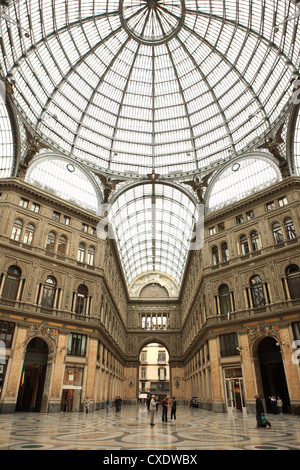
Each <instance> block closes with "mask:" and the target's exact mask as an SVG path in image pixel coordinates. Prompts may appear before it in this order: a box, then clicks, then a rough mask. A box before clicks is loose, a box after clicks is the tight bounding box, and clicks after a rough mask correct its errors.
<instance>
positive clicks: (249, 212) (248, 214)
mask: <svg viewBox="0 0 300 470" xmlns="http://www.w3.org/2000/svg"><path fill="white" fill-rule="evenodd" d="M246 217H247V220H251V219H253V218H254V212H253V211H248V212H246Z"/></svg>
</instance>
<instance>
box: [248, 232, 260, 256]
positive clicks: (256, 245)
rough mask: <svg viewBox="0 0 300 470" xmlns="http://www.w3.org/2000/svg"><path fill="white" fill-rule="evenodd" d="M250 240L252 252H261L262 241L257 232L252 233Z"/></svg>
mask: <svg viewBox="0 0 300 470" xmlns="http://www.w3.org/2000/svg"><path fill="white" fill-rule="evenodd" d="M250 240H251V248H252V251H259V250H260V241H259V236H258V233H257V231H256V230H254V231H253V232H251V234H250Z"/></svg>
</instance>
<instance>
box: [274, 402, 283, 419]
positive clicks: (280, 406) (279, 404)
mask: <svg viewBox="0 0 300 470" xmlns="http://www.w3.org/2000/svg"><path fill="white" fill-rule="evenodd" d="M276 405H277V409H278V413H279V414H280V417H281V418H283V413H282V407H283V403H282V400H281V398H280V397H277V402H276Z"/></svg>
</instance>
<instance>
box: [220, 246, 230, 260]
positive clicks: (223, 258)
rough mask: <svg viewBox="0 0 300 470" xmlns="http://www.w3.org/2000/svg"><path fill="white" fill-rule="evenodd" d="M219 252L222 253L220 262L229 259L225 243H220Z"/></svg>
mask: <svg viewBox="0 0 300 470" xmlns="http://www.w3.org/2000/svg"><path fill="white" fill-rule="evenodd" d="M221 254H222V263H225V262H226V261H228V260H229V251H228V245H227V243H225V242H224V243H222V245H221Z"/></svg>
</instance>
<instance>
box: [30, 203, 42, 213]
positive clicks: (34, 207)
mask: <svg viewBox="0 0 300 470" xmlns="http://www.w3.org/2000/svg"><path fill="white" fill-rule="evenodd" d="M40 208H41V206H40V205H39V204H36V202H33V203H32V204H31V210H32V212H36V213H37V214H38V213H39V212H40Z"/></svg>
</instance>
